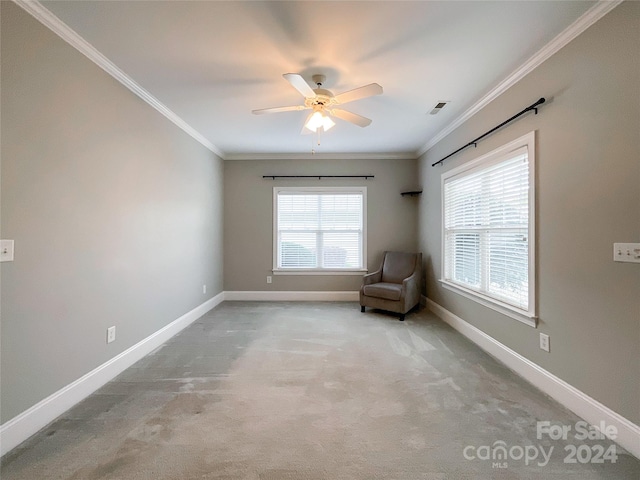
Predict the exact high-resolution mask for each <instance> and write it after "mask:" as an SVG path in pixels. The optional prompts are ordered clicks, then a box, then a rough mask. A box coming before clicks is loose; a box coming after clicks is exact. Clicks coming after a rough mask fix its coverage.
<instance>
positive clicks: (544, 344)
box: [540, 333, 550, 352]
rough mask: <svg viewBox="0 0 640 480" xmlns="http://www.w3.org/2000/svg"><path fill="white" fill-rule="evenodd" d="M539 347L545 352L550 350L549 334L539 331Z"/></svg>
mask: <svg viewBox="0 0 640 480" xmlns="http://www.w3.org/2000/svg"><path fill="white" fill-rule="evenodd" d="M540 349H541V350H544V351H545V352H548V351H550V350H549V335H547V334H545V333H541V334H540Z"/></svg>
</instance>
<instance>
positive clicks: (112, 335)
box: [107, 325, 116, 343]
mask: <svg viewBox="0 0 640 480" xmlns="http://www.w3.org/2000/svg"><path fill="white" fill-rule="evenodd" d="M115 339H116V327H115V325H114V326H113V327H109V328H107V343H111V342H113V341H114V340H115Z"/></svg>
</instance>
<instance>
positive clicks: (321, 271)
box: [271, 185, 368, 275]
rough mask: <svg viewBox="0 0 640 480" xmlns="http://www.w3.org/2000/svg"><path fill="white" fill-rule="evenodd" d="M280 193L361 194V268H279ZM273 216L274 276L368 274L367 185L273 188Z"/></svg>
mask: <svg viewBox="0 0 640 480" xmlns="http://www.w3.org/2000/svg"><path fill="white" fill-rule="evenodd" d="M280 192H290V193H300V194H311V193H318V194H320V193H326V194H331V193H337V194H346V193H351V194H359V195H362V251H361V252H360V253H361V255H362V265H361V268H353V269H344V270H336V269H325V268H316V269H294V268H291V269H287V268H279V267H278V194H279V193H280ZM271 215H272V217H273V222H272V223H273V231H272V233H273V243H272V244H271V248H272V250H273V252H272V253H273V264H272V272H273V274H274V275H362V274H363V272H367V271H368V268H367V243H368V237H367V187H366V186H365V185H355V186H350V187H332V186H328V185H327V186H323V187H304V186H295V187H280V186H276V187H273V205H272V212H271Z"/></svg>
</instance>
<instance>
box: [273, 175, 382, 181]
mask: <svg viewBox="0 0 640 480" xmlns="http://www.w3.org/2000/svg"><path fill="white" fill-rule="evenodd" d="M262 178H271V179H273V180H275V179H276V178H317V179H318V180H321V179H323V178H364V179H365V180H367V179H369V178H374V176H373V175H263V176H262Z"/></svg>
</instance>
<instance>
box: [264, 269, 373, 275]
mask: <svg viewBox="0 0 640 480" xmlns="http://www.w3.org/2000/svg"><path fill="white" fill-rule="evenodd" d="M272 271H273V274H274V275H359V276H362V275H364V274H365V273H367V272H368V270H367V269H366V268H364V269H358V270H330V269H322V270H318V269H304V268H301V269H286V270H285V269H277V268H274V269H273V270H272Z"/></svg>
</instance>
